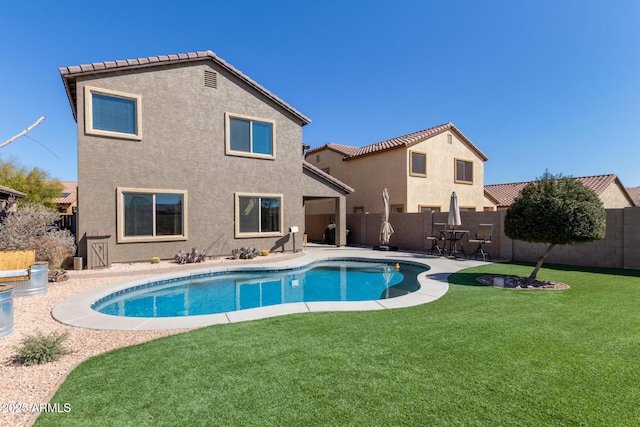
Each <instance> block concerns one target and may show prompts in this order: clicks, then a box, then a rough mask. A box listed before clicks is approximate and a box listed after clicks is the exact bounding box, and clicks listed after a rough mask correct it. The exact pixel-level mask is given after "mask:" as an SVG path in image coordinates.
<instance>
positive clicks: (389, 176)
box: [306, 131, 486, 213]
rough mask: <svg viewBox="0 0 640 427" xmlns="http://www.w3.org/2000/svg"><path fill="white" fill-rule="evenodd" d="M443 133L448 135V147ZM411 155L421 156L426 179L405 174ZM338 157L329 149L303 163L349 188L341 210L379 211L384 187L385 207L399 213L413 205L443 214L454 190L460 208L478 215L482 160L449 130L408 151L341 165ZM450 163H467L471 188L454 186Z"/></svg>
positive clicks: (481, 197)
mask: <svg viewBox="0 0 640 427" xmlns="http://www.w3.org/2000/svg"><path fill="white" fill-rule="evenodd" d="M447 135H452V138H451V141H452V143H451V144H449V143H448V138H447ZM411 151H419V152H424V153H426V154H427V176H426V177H415V176H410V175H409V158H410V157H409V156H410V152H411ZM343 157H344V156H343V155H341V154H339V153H336V152H334V151H332V150H330V149H324V150H321V151H319V152H315V153H311V154H310V155H308V156H307V157H306V160H307V161H308V162H310V163H312V164H314V165H315V166H317V167H319V168H327V167H328V168H330V173H331V175H333V176H335V177H336V178H338V179H339V180H341V181H343V182H345V183H346V184H348V185H350V186H351V187H353V188H354V190H355V191H354V193H353V194H350V195H348V196H347V212H348V213H353V208H354V207H363V208H364V211H365V212H371V213H379V212H381V210H382V190H383V189H384V188H385V187H386V188H388V189H389V199H390V200H389V202H390V204H391V205H402V206H403V207H404V212H409V213H410V212H419V206H420V205H425V206H437V207H440V209H441V210H442V211H448V210H449V201H450V197H451V193H452V192H453V191H455V192H456V195H457V196H458V203H459V205H460V206H461V207H474V208H475V209H476V210H477V211H482V210H483V209H484V206H485V204H486V200H485V197H484V161H483V160H482V158H480V157H479V155H478V154H477V153H476V152H475V151H473V150H472V149H471V148H470V147H469V146H468V145H467V144H465V143H464V142H463V141H462V140H461V139H460V138H459V137H458V135H457V134H456V133H455V132H450V131H446V132H443V133H441V134H438V135H436V136H433V137H431V138H429V139H427V140H425V141H422V142H419V143H417V144H415V145H413V146H411V147H409V148H404V147H403V148H396V149H391V150H386V151H382V152H379V153H376V154H371V155H367V156H363V157H358V158H354V159H352V160H347V161H343V160H342V159H343ZM455 159H461V160H467V161H472V162H473V184H462V183H456V182H454V181H455V179H454V178H455V175H454V173H455V172H454V171H455V163H454V162H455Z"/></svg>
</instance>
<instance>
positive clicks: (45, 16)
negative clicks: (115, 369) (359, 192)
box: [0, 0, 640, 187]
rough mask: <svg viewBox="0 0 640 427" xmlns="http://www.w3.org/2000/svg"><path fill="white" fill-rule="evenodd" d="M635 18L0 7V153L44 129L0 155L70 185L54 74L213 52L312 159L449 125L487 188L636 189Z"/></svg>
mask: <svg viewBox="0 0 640 427" xmlns="http://www.w3.org/2000/svg"><path fill="white" fill-rule="evenodd" d="M639 18H640V2H638V1H637V0H609V1H594V0H581V1H574V0H562V1H558V0H551V1H550V0H536V1H528V2H520V1H510V0H501V1H497V0H485V1H476V0H464V1H463V0H459V1H456V0H452V1H443V0H422V1H405V0H397V1H393V2H385V1H375V0H374V1H372V0H369V1H360V0H353V1H352V0H341V1H340V0H338V1H334V0H326V1H316V2H311V1H309V2H305V1H277V0H273V1H267V0H263V1H243V0H235V1H231V0H229V1H191V0H181V1H134V0H129V1H121V0H110V1H109V2H99V3H98V2H96V3H93V2H90V1H86V0H85V1H75V0H72V1H65V2H52V1H9V0H2V1H0V40H2V42H1V43H0V58H1V62H2V66H1V67H0V143H1V142H3V141H5V140H7V139H9V138H10V137H12V136H13V135H15V134H17V133H19V132H20V131H21V130H23V129H25V128H26V127H27V126H29V125H30V124H31V123H33V122H35V121H36V120H37V119H38V117H40V116H41V115H45V116H46V119H45V120H44V121H43V122H42V123H41V124H40V125H39V126H37V127H36V128H35V129H33V130H32V131H31V132H30V133H29V134H28V136H30V137H31V138H32V139H29V138H20V139H18V140H16V141H15V142H13V143H12V144H10V145H8V146H6V147H4V148H0V157H1V158H2V159H5V160H6V159H8V158H10V157H14V158H16V159H17V160H18V161H19V162H20V163H22V164H23V165H25V166H27V167H30V168H31V167H36V166H37V167H40V168H42V169H45V170H46V171H48V172H49V173H50V174H51V175H52V176H53V177H55V178H58V179H61V180H75V179H76V177H77V166H76V163H77V157H76V140H77V137H76V132H77V130H76V124H75V122H74V120H73V116H72V114H71V110H70V108H69V103H68V100H67V97H66V94H65V92H64V88H63V85H62V81H61V79H60V75H59V73H58V67H61V66H69V65H79V64H86V63H91V62H102V61H110V60H115V59H127V58H139V57H146V56H156V55H165V54H174V53H185V52H193V51H199V50H212V51H214V52H215V53H216V54H218V55H219V56H220V57H222V58H223V59H224V60H226V61H227V62H229V63H231V64H232V65H233V66H235V67H236V68H238V69H239V70H241V71H242V72H244V73H245V74H247V75H248V76H250V77H251V78H252V79H254V80H256V81H257V82H258V83H260V84H261V85H263V86H264V87H266V88H267V89H268V90H270V91H271V92H273V93H275V94H276V95H277V96H279V97H280V98H282V99H284V100H285V101H286V102H287V103H289V104H290V105H291V106H293V107H294V108H296V109H297V110H298V111H300V112H302V113H303V114H305V115H306V116H308V117H310V118H311V119H312V123H311V124H309V125H307V126H305V127H304V129H303V139H304V141H305V142H306V143H307V144H309V145H311V146H312V147H316V146H319V145H322V144H325V143H327V142H335V143H338V144H345V145H353V146H363V145H368V144H372V143H375V142H379V141H382V140H385V139H389V138H393V137H396V136H400V135H405V134H407V133H411V132H415V131H418V130H422V129H426V128H429V127H432V126H436V125H439V124H442V123H447V122H452V123H454V124H455V125H456V127H458V129H460V130H461V131H462V132H463V133H464V134H465V135H466V136H467V137H468V138H469V139H470V140H471V141H473V143H474V144H476V145H477V146H478V147H479V148H480V149H481V150H482V151H483V152H484V153H485V154H486V155H487V156H488V157H489V161H487V162H486V163H485V183H486V184H497V183H505V182H515V181H528V180H533V179H535V178H536V177H538V176H540V175H542V173H543V172H544V171H545V169H548V170H549V171H550V172H551V173H554V174H557V173H562V174H564V175H572V176H586V175H598V174H608V173H614V174H617V175H618V176H619V177H620V179H621V180H622V182H623V184H624V185H626V186H627V187H635V186H640V148H639V147H640V145H639V142H640V43H639V41H640V25H638V20H639ZM34 140H35V141H34ZM36 141H37V142H36ZM40 144H42V145H44V146H46V148H44V147H43V146H42V145H40ZM48 150H51V151H53V152H54V153H55V155H54V154H52V153H51V152H50V151H48ZM56 156H57V157H59V159H58V158H56ZM0 184H1V183H0Z"/></svg>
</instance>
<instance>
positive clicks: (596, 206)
mask: <svg viewBox="0 0 640 427" xmlns="http://www.w3.org/2000/svg"><path fill="white" fill-rule="evenodd" d="M606 218H607V212H606V211H605V209H604V205H603V204H602V201H601V200H600V198H599V197H598V195H597V194H596V193H595V192H593V191H592V190H591V189H589V188H587V187H586V186H585V185H584V184H583V183H582V182H581V181H579V180H577V179H575V178H567V177H562V176H561V175H558V176H554V175H552V174H550V173H549V172H548V171H545V173H544V175H542V177H540V178H538V180H537V181H534V182H531V183H530V184H527V186H526V187H525V188H524V189H523V190H522V191H521V192H520V195H518V197H517V198H516V199H515V201H514V203H513V204H512V205H511V207H510V208H509V210H507V215H506V217H505V220H504V232H505V234H506V235H507V237H509V238H511V239H515V240H523V241H525V242H533V243H546V244H548V247H547V249H546V250H545V252H544V254H543V255H542V256H541V257H540V258H538V263H537V264H536V267H535V269H534V270H533V271H532V272H531V275H530V276H529V279H535V278H536V275H537V274H538V271H539V270H540V267H541V266H542V264H543V263H544V261H545V260H546V259H547V256H549V252H551V250H552V249H553V248H554V247H555V246H556V245H576V244H580V243H586V242H594V241H596V240H600V239H602V238H604V234H605V229H606Z"/></svg>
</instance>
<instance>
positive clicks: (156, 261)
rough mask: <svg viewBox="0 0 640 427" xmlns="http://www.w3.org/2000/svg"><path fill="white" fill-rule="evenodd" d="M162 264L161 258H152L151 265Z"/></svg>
mask: <svg viewBox="0 0 640 427" xmlns="http://www.w3.org/2000/svg"><path fill="white" fill-rule="evenodd" d="M159 263H160V258H158V257H157V256H154V257H153V258H151V264H159Z"/></svg>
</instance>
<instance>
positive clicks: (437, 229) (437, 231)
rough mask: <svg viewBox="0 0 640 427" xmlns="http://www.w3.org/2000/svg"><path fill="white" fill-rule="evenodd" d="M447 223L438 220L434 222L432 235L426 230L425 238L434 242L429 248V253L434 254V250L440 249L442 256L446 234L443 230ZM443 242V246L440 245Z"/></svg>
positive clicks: (439, 252)
mask: <svg viewBox="0 0 640 427" xmlns="http://www.w3.org/2000/svg"><path fill="white" fill-rule="evenodd" d="M446 226H447V224H445V223H444V222H436V223H434V224H433V230H431V235H429V234H427V233H426V232H425V236H424V238H425V240H427V241H431V242H433V243H432V244H431V248H430V249H429V250H428V252H429V254H431V255H433V252H434V251H438V256H442V250H443V249H444V236H443V235H442V231H443V230H444V229H445V228H446ZM440 244H442V247H440Z"/></svg>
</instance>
